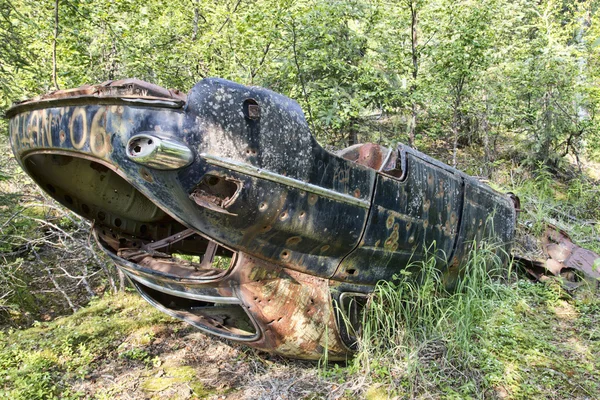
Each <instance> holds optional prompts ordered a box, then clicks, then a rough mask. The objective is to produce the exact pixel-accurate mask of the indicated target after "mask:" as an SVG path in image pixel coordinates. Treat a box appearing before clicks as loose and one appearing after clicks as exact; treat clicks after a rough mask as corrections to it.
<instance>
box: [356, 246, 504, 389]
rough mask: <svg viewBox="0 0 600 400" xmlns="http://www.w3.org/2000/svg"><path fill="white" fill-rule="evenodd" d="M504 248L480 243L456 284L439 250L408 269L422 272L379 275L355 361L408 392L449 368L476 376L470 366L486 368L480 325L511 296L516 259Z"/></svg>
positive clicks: (359, 368) (431, 381)
mask: <svg viewBox="0 0 600 400" xmlns="http://www.w3.org/2000/svg"><path fill="white" fill-rule="evenodd" d="M501 251H502V250H501V249H500V247H498V246H494V245H490V244H486V243H479V244H474V245H473V248H472V251H471V253H470V257H469V260H468V262H467V263H466V264H465V265H463V266H462V271H461V275H460V276H459V278H458V280H457V282H456V285H454V288H453V290H451V291H450V290H448V289H447V288H446V286H445V279H444V273H443V271H440V269H439V265H437V264H436V261H435V258H434V257H433V256H431V257H428V258H427V259H425V260H423V261H419V262H416V263H413V265H411V266H410V268H407V269H406V270H405V271H419V272H417V273H415V272H412V273H409V272H404V273H401V274H399V275H398V276H396V277H395V279H394V280H392V281H387V282H380V283H379V284H378V285H377V287H376V290H375V292H374V294H373V296H372V298H371V299H370V300H369V302H368V303H367V306H366V307H365V310H364V313H363V328H362V333H361V335H360V338H359V343H358V345H359V350H358V352H357V354H356V357H355V358H354V360H353V361H352V366H351V368H352V369H354V370H355V371H357V372H360V373H361V374H362V375H363V376H365V377H369V378H370V379H374V380H375V381H383V382H385V384H386V386H388V387H391V388H396V389H399V390H400V392H402V393H404V394H405V395H406V394H407V393H412V394H415V393H417V392H420V391H422V390H424V387H426V386H428V385H430V384H434V385H440V384H443V383H442V382H441V381H440V382H434V381H435V380H436V376H438V375H439V374H441V371H446V370H447V369H448V368H450V369H451V370H454V372H455V375H458V376H459V381H461V380H462V381H463V383H464V384H468V383H469V382H471V381H472V379H471V378H472V376H469V374H470V372H471V371H472V370H476V369H479V368H480V366H479V365H478V360H479V359H480V358H479V357H478V356H477V355H476V354H475V353H476V352H477V351H478V349H477V341H478V334H479V332H480V331H481V324H482V323H484V322H485V320H486V318H488V316H489V315H490V313H491V312H492V311H493V310H494V305H495V303H496V302H497V300H498V299H499V298H501V297H503V296H507V295H510V294H509V291H508V290H506V287H505V286H504V285H503V284H502V280H503V279H504V278H506V277H507V276H508V275H509V272H510V266H508V267H507V266H506V265H504V264H503V261H502V259H503V258H504V257H501V256H500V254H501ZM447 373H448V371H446V372H444V374H445V375H446V374H447ZM460 375H464V376H463V378H464V379H461V377H460ZM439 376H441V375H439ZM475 380H476V379H475Z"/></svg>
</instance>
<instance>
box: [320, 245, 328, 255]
mask: <svg viewBox="0 0 600 400" xmlns="http://www.w3.org/2000/svg"><path fill="white" fill-rule="evenodd" d="M327 250H329V245H328V244H326V245H325V246H323V247H321V253H325V252H326V251H327Z"/></svg>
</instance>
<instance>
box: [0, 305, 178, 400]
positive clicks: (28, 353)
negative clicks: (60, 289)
mask: <svg viewBox="0 0 600 400" xmlns="http://www.w3.org/2000/svg"><path fill="white" fill-rule="evenodd" d="M143 303H144V301H143V300H142V299H141V298H139V296H136V295H131V294H119V295H116V296H110V295H105V296H104V298H103V299H102V300H93V301H92V303H91V304H90V305H89V306H87V307H86V308H85V309H82V310H80V311H78V312H77V313H75V314H73V315H72V316H68V317H61V318H57V319H56V320H54V321H52V322H49V323H46V322H38V323H36V324H35V326H34V327H32V328H29V329H26V330H8V331H5V332H3V331H0V399H11V400H12V399H27V400H30V399H46V398H81V394H80V393H76V392H74V391H72V390H71V388H70V386H71V383H72V382H73V381H74V380H77V379H84V378H85V376H86V375H87V374H88V373H89V372H90V371H92V370H93V369H94V367H95V363H97V362H100V361H102V360H103V359H105V358H107V359H110V358H116V357H118V355H119V354H121V355H122V356H123V357H130V358H131V357H135V355H133V356H132V354H133V353H134V352H135V349H133V350H131V349H129V350H128V351H124V350H123V349H121V348H119V347H118V346H119V345H120V344H121V343H122V341H123V338H124V337H125V336H127V335H128V334H129V333H131V332H133V331H136V330H139V329H141V328H142V327H146V326H152V325H154V324H157V323H160V322H164V321H167V320H169V318H168V317H167V316H164V314H162V313H160V312H159V311H157V310H154V309H152V308H149V307H145V306H143ZM138 352H139V351H138ZM136 355H137V353H136Z"/></svg>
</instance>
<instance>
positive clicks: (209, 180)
mask: <svg viewBox="0 0 600 400" xmlns="http://www.w3.org/2000/svg"><path fill="white" fill-rule="evenodd" d="M220 181H221V179H220V178H219V177H218V176H214V175H209V176H208V177H206V184H207V185H208V186H215V185H218V184H219V182H220Z"/></svg>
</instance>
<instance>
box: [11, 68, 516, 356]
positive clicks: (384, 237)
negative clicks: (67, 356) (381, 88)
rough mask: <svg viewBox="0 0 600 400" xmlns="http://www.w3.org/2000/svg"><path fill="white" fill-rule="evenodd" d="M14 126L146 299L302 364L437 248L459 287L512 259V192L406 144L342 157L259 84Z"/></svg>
mask: <svg viewBox="0 0 600 400" xmlns="http://www.w3.org/2000/svg"><path fill="white" fill-rule="evenodd" d="M7 116H8V117H9V118H10V138H11V145H12V148H13V151H14V153H15V155H16V157H17V160H18V161H19V163H20V164H21V165H22V167H23V168H24V169H25V170H26V171H27V172H28V173H29V174H30V175H31V176H32V178H33V179H34V180H35V181H36V182H37V183H38V184H39V185H40V186H41V187H42V188H43V189H44V190H45V191H47V192H48V194H49V195H51V196H52V197H54V198H55V199H56V200H58V201H59V202H61V203H62V204H63V205H64V206H66V207H68V208H70V209H72V210H73V211H75V212H77V213H79V214H81V215H82V216H84V217H86V218H88V219H90V220H92V221H93V222H94V228H93V229H94V235H95V237H96V239H97V241H98V243H99V244H100V245H101V246H102V248H103V249H104V251H105V252H106V253H107V254H108V255H109V256H110V257H111V258H112V259H113V260H114V261H115V262H116V264H117V265H118V266H119V268H121V269H122V270H123V271H124V272H125V273H126V274H127V276H128V277H130V278H131V281H132V282H133V283H134V285H135V287H136V288H137V289H138V291H139V292H140V293H141V295H142V296H143V297H144V298H145V299H146V300H148V301H149V302H150V303H152V304H153V305H154V306H156V307H158V308H159V309H161V310H163V311H165V312H167V313H169V314H170V315H173V316H174V317H177V318H180V319H183V320H185V321H187V322H189V323H191V324H193V325H194V326H196V327H198V328H199V329H201V330H203V331H205V332H207V333H211V334H215V335H218V336H221V337H225V338H229V339H231V340H236V341H241V342H244V343H247V344H249V345H251V346H254V347H256V348H259V349H262V350H266V351H271V352H275V353H278V354H282V355H286V356H290V357H297V358H304V359H318V358H320V357H322V356H323V355H324V354H327V355H328V357H329V359H332V360H338V359H344V358H346V357H348V356H349V355H350V354H351V353H352V349H353V346H354V341H355V336H356V334H357V332H358V331H360V326H358V321H359V319H358V315H359V314H360V309H361V307H362V306H364V302H365V301H364V299H365V298H366V296H368V294H369V293H371V292H372V291H373V289H374V287H375V284H376V283H377V282H378V281H379V280H382V279H383V280H388V279H393V277H394V275H396V274H398V273H399V272H401V271H402V270H404V269H406V268H415V265H416V264H415V263H414V262H415V261H418V260H422V259H424V258H426V257H428V256H429V254H430V252H431V251H433V254H434V256H435V257H436V259H437V260H438V261H439V268H440V270H441V271H442V272H443V273H444V274H445V277H446V282H447V284H448V285H449V286H451V285H452V284H453V281H454V280H455V279H456V277H457V276H458V274H459V273H460V270H461V266H462V265H463V264H464V262H465V261H466V259H467V257H468V254H469V251H470V249H471V248H472V246H473V243H475V242H479V241H481V240H493V241H496V242H498V243H500V244H502V246H500V248H499V250H498V251H499V253H502V252H507V250H508V248H509V246H510V243H511V241H512V239H513V236H514V231H515V220H516V212H515V207H514V205H513V201H512V200H511V198H510V197H509V196H506V195H503V194H499V193H497V192H495V191H493V190H492V189H490V188H489V187H488V186H486V185H484V184H482V183H480V182H479V181H477V180H475V179H473V178H471V177H469V176H468V175H466V174H464V173H462V172H460V171H458V170H456V169H454V168H451V167H449V166H447V165H445V164H443V163H441V162H439V161H437V160H434V159H432V158H430V157H428V156H426V155H424V154H422V153H420V152H418V151H415V150H414V149H411V148H409V147H407V146H403V145H400V146H399V147H397V148H395V149H389V148H385V147H382V146H379V145H376V144H363V145H358V146H353V147H351V148H348V149H346V150H343V151H341V152H340V153H339V154H333V153H330V152H328V151H326V150H325V149H323V148H322V147H321V146H320V145H319V144H318V143H317V142H316V140H315V139H314V138H313V136H312V135H311V133H310V131H309V128H308V125H307V123H306V120H305V119H304V115H303V113H302V110H301V109H300V107H299V106H298V104H297V103H295V102H294V101H292V100H290V99H288V98H286V97H284V96H282V95H279V94H277V93H274V92H271V91H269V90H266V89H262V88H256V87H246V86H242V85H238V84H235V83H233V82H229V81H226V80H222V79H205V80H203V81H201V82H199V83H198V84H197V85H196V86H194V88H193V89H192V90H191V91H190V92H189V94H188V95H187V96H185V95H183V94H181V93H179V92H175V91H168V90H166V89H162V88H159V87H156V86H155V85H151V84H147V83H144V82H140V81H134V80H125V81H118V82H107V83H104V84H102V85H97V86H87V87H83V88H79V89H74V90H70V91H59V92H54V93H50V94H48V95H45V96H42V97H40V98H36V99H33V100H30V101H26V102H23V103H20V104H17V105H15V106H14V107H13V108H11V109H10V110H9V111H8V112H7ZM432 245H434V246H432ZM348 323H349V325H348Z"/></svg>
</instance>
